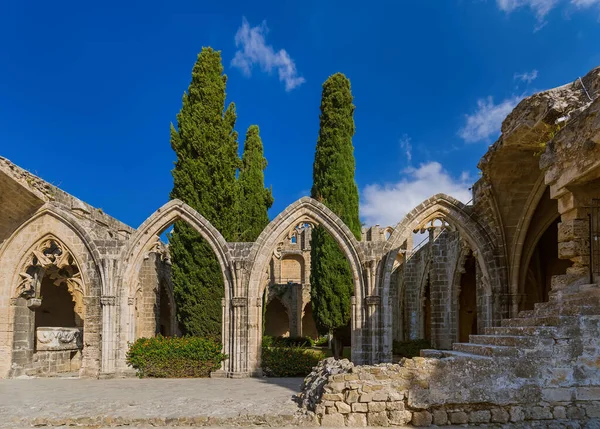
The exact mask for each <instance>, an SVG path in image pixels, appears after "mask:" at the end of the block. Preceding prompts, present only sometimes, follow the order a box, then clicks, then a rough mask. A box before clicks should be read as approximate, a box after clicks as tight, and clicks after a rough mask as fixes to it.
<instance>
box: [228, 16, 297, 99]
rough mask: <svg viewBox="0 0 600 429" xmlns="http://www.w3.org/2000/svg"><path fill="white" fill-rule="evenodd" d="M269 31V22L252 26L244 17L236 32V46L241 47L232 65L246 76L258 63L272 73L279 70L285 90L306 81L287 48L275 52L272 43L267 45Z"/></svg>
mask: <svg viewBox="0 0 600 429" xmlns="http://www.w3.org/2000/svg"><path fill="white" fill-rule="evenodd" d="M268 32H269V29H268V28H267V22H266V21H263V22H262V23H261V24H260V25H259V26H256V27H250V24H249V23H248V21H247V20H246V18H243V19H242V26H241V27H240V28H239V29H238V31H237V33H236V34H235V46H236V47H237V48H239V49H238V50H237V51H236V53H235V56H234V57H233V60H231V65H232V66H233V67H237V68H239V69H240V70H241V71H242V73H244V74H245V75H246V76H248V77H249V76H250V75H251V74H252V68H253V67H254V65H256V64H258V65H259V66H260V68H261V69H262V70H263V71H265V72H267V73H271V72H272V71H273V69H275V70H277V74H278V75H279V81H280V82H285V90H286V91H291V90H292V89H294V88H296V87H297V86H300V85H302V84H303V83H304V78H303V77H301V76H298V71H297V70H296V64H295V63H294V60H292V59H291V58H290V56H289V54H288V53H287V52H286V50H285V49H280V50H279V51H277V52H275V50H274V49H273V46H272V45H267V42H266V35H267V33H268Z"/></svg>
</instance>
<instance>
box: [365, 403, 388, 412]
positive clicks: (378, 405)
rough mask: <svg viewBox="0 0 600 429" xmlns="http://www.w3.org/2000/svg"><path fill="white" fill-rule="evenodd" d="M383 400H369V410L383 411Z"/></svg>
mask: <svg viewBox="0 0 600 429" xmlns="http://www.w3.org/2000/svg"><path fill="white" fill-rule="evenodd" d="M385 408H386V405H385V402H369V412H376V413H378V412H381V411H385Z"/></svg>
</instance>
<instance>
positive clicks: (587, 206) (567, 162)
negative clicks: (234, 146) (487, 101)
mask: <svg viewBox="0 0 600 429" xmlns="http://www.w3.org/2000/svg"><path fill="white" fill-rule="evenodd" d="M599 95H600V67H598V68H595V69H594V70H592V71H590V72H589V73H588V74H587V75H586V76H584V77H582V78H581V79H576V80H575V81H573V82H572V83H569V84H567V85H564V86H561V87H558V88H555V89H551V90H548V91H545V92H541V93H538V94H535V95H532V96H530V97H528V98H526V99H524V100H523V101H521V102H520V103H519V105H518V106H517V107H516V108H515V109H514V110H513V111H512V113H510V114H509V115H508V117H507V118H506V119H505V120H504V122H503V124H502V134H501V136H500V137H499V139H498V140H497V141H496V142H495V143H494V144H493V145H492V146H490V148H489V150H488V151H487V153H486V154H485V155H484V157H483V158H482V159H481V161H480V163H479V165H478V167H479V169H480V170H481V177H480V179H479V180H478V181H477V182H476V183H475V184H474V185H473V188H472V197H473V198H472V200H471V201H470V202H468V203H466V204H465V203H462V202H460V201H457V200H456V199H454V198H452V197H450V196H447V195H443V194H437V195H434V196H432V197H431V198H429V199H427V200H426V201H424V202H423V203H421V204H420V205H419V206H417V207H415V208H414V209H413V210H412V211H411V212H410V213H408V214H407V215H406V216H405V217H404V218H403V219H398V223H397V224H396V225H393V226H389V227H380V226H373V227H368V228H363V234H362V238H361V240H360V241H359V240H357V239H356V238H355V237H354V235H353V234H352V233H351V232H350V230H349V229H348V227H347V226H346V225H345V224H344V223H343V222H342V221H341V220H340V219H339V218H338V217H337V216H336V215H335V214H334V213H332V212H331V211H330V210H329V209H328V208H327V207H325V206H324V205H323V204H321V203H319V202H317V201H315V200H313V199H311V198H308V197H305V198H301V199H300V200H298V201H296V202H295V203H293V204H291V205H290V206H289V207H288V208H286V209H285V210H284V211H283V212H282V213H280V214H279V215H278V216H277V217H275V218H274V219H273V220H272V221H271V223H270V224H269V225H268V226H267V227H266V228H265V230H264V231H263V232H262V233H261V234H260V236H259V238H258V239H257V240H256V242H253V243H228V242H226V241H225V240H224V239H223V237H222V235H221V234H220V233H219V231H217V230H216V229H215V228H214V227H213V226H212V225H211V224H210V223H209V222H208V221H207V220H206V219H204V218H203V217H202V216H201V215H200V214H199V213H197V212H196V211H195V210H193V209H192V208H190V207H189V206H187V205H186V204H184V203H183V202H181V201H178V200H172V201H170V202H168V203H167V204H165V205H164V206H162V207H160V208H159V209H158V210H156V212H154V213H153V214H151V216H150V217H148V219H147V220H146V221H145V222H144V223H143V224H142V225H141V226H139V227H138V228H137V229H134V228H132V227H130V226H127V225H125V224H123V223H121V222H119V221H118V220H116V219H113V218H111V217H110V216H108V215H106V214H104V213H103V212H102V211H101V210H99V209H96V208H94V207H91V206H90V205H88V204H86V203H84V202H82V201H80V200H79V199H77V198H75V197H73V196H71V195H69V194H67V193H65V192H63V191H62V190H60V189H58V188H57V187H55V186H53V185H50V184H49V183H47V182H45V181H43V180H41V179H40V178H38V177H35V176H34V175H32V174H30V173H28V172H27V171H25V170H23V169H21V168H19V167H18V166H16V165H14V164H12V163H11V162H10V161H8V160H6V159H4V158H0V378H7V377H16V376H19V375H23V374H27V375H39V376H42V375H49V374H56V373H61V372H75V371H76V372H78V373H79V375H80V376H81V377H118V376H126V375H131V373H132V371H131V369H130V368H128V367H127V365H126V362H125V354H126V351H127V344H128V342H131V341H133V340H135V339H136V338H139V337H142V336H152V335H155V334H157V333H162V334H164V335H175V334H177V326H176V325H177V324H176V318H175V304H174V301H173V291H172V285H171V283H170V261H169V253H168V247H167V246H166V245H165V244H163V243H162V241H161V240H160V238H159V236H160V235H161V234H162V233H163V232H164V231H165V230H167V229H168V228H169V227H170V226H171V225H172V224H173V223H174V222H175V221H178V220H181V221H185V222H188V223H189V224H190V225H192V226H193V227H194V228H195V229H196V230H197V231H198V232H199V233H200V234H201V235H202V236H203V237H204V238H205V239H206V240H207V241H208V243H210V245H211V247H212V249H213V250H214V252H215V254H216V255H217V258H218V260H219V262H220V265H221V268H222V272H223V278H224V282H225V298H224V299H223V301H222V307H223V325H222V326H223V332H222V342H223V346H224V351H225V353H226V354H227V355H228V359H227V360H226V361H225V362H224V363H223V367H222V368H221V370H219V371H217V372H216V373H214V374H213V375H214V376H224V377H249V376H258V375H260V374H261V369H260V360H261V341H262V326H263V320H262V318H263V299H266V300H267V301H268V302H267V314H268V316H267V326H266V329H267V331H268V332H267V333H271V334H273V335H291V336H296V335H310V336H314V335H316V329H315V327H314V321H313V320H312V316H311V311H310V292H309V291H310V284H309V283H310V281H309V278H310V252H309V249H310V231H311V228H312V227H313V226H315V225H320V226H321V227H323V228H325V229H326V230H327V231H328V232H329V233H330V234H331V236H332V237H333V238H334V239H335V240H336V241H337V242H338V244H339V246H340V248H341V249H342V251H343V252H344V254H345V255H346V257H347V259H348V261H349V263H350V266H351V268H352V272H353V275H354V296H353V299H352V322H351V348H352V350H351V351H352V363H353V364H354V366H353V365H346V366H343V365H342V366H339V367H335V371H333V372H334V374H328V375H323V378H322V379H321V380H318V381H317V380H315V381H314V383H316V384H315V385H314V386H312V387H311V385H308V387H307V391H306V392H305V398H306V401H307V402H306V403H307V404H308V405H307V406H308V407H309V408H310V409H312V410H313V411H315V413H316V416H317V418H318V420H319V422H320V423H322V424H323V425H349V426H352V425H364V424H370V425H384V426H387V425H389V424H405V423H409V422H412V423H413V424H416V425H427V424H431V423H432V422H433V423H436V422H437V423H436V424H445V423H448V422H452V423H468V422H471V423H478V422H479V423H485V422H490V421H492V422H493V421H496V422H500V423H502V422H507V421H515V422H516V421H521V420H523V419H529V420H543V419H547V418H555V419H560V418H565V419H566V418H568V419H575V420H577V419H586V418H600V342H599V338H600V288H599V287H598V282H599V281H600V239H599V236H600V97H598V96H599ZM432 191H433V192H432V193H434V192H435V190H434V189H432ZM415 232H422V233H426V234H427V235H428V238H429V239H428V241H427V242H426V243H424V244H423V245H421V246H414V243H413V234H414V233H415ZM267 288H268V289H267ZM266 289H267V293H266V294H265V290H266ZM269 307H271V308H272V310H271V313H272V314H271V313H269ZM269 318H271V320H275V321H274V322H273V323H272V324H271V326H270V325H269ZM277 318H279V319H277ZM419 338H425V339H428V340H429V341H430V342H431V344H432V348H434V349H436V350H425V351H423V352H422V355H423V357H422V358H416V359H412V360H409V361H406V362H404V363H400V364H391V363H392V361H393V356H392V344H393V341H394V340H397V341H402V340H408V339H419ZM381 364H384V365H381ZM309 384H310V383H309ZM317 385H318V386H317ZM315 386H316V387H315ZM311 388H314V389H313V390H312V391H311ZM378 392H379V393H378ZM372 404H375V405H372ZM436 419H437V420H436ZM465 419H466V420H465Z"/></svg>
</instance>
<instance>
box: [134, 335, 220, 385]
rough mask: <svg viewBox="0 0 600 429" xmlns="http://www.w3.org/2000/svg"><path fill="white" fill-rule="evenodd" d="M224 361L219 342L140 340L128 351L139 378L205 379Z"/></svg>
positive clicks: (178, 339)
mask: <svg viewBox="0 0 600 429" xmlns="http://www.w3.org/2000/svg"><path fill="white" fill-rule="evenodd" d="M226 358H227V356H226V355H224V354H223V353H221V344H220V343H219V342H217V341H214V340H211V339H206V338H201V337H181V338H177V337H163V336H162V335H159V336H157V337H154V338H139V339H137V340H136V341H135V342H134V343H132V344H130V345H129V351H128V352H127V363H128V364H129V365H131V366H132V367H133V368H135V370H136V371H137V374H138V376H139V377H140V378H141V377H159V378H184V377H208V375H209V374H210V372H211V371H214V370H216V369H219V367H220V366H221V362H222V361H223V360H224V359H226Z"/></svg>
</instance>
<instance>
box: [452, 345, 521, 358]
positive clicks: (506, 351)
mask: <svg viewBox="0 0 600 429" xmlns="http://www.w3.org/2000/svg"><path fill="white" fill-rule="evenodd" d="M452 349H453V350H454V351H457V352H463V353H469V354H473V355H479V356H489V357H509V356H518V355H519V349H517V348H516V347H506V346H492V345H488V344H471V343H454V344H453V345H452Z"/></svg>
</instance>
